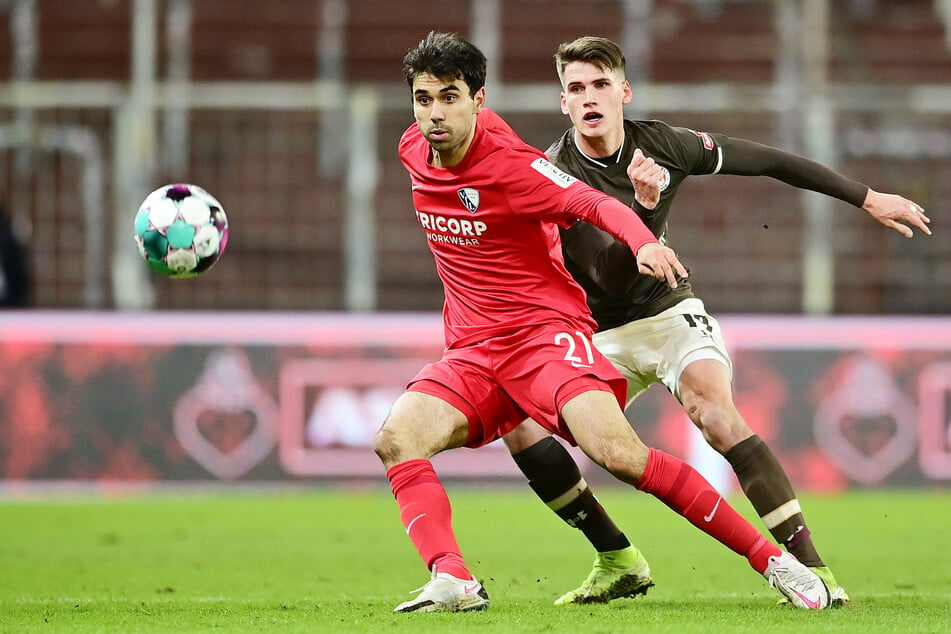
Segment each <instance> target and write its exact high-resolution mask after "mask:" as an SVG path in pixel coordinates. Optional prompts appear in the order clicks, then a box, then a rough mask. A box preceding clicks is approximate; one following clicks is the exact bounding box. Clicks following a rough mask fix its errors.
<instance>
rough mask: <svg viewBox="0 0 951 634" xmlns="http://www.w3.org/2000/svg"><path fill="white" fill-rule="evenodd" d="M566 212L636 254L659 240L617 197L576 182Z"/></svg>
mask: <svg viewBox="0 0 951 634" xmlns="http://www.w3.org/2000/svg"><path fill="white" fill-rule="evenodd" d="M566 193H567V194H568V198H567V200H566V209H567V210H568V211H569V212H570V213H571V215H573V216H575V217H577V218H580V219H581V220H583V221H585V222H587V223H588V224H592V225H595V226H596V227H600V228H601V229H603V230H604V231H606V232H608V233H609V234H611V235H612V236H614V237H615V238H617V239H618V240H620V241H621V242H623V243H624V244H625V245H627V248H629V249H630V250H631V252H632V254H633V255H635V256H636V255H637V252H638V251H639V250H640V248H641V247H642V246H644V245H645V244H650V243H654V242H657V238H656V237H655V236H654V234H653V233H651V230H650V229H649V228H648V227H647V225H645V224H644V222H643V221H642V220H641V219H640V217H639V216H638V215H637V214H635V213H631V210H630V208H628V207H627V205H625V204H624V203H622V202H621V201H619V200H618V199H616V198H613V197H611V196H608V195H607V194H605V193H603V192H600V191H598V190H596V189H594V188H593V187H590V186H589V185H586V184H584V183H582V182H581V181H576V183H575V184H574V185H572V187H570V188H569V189H568V191H567V192H566Z"/></svg>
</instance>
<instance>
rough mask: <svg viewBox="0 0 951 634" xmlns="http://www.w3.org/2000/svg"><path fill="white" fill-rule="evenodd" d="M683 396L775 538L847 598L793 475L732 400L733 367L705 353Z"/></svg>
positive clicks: (840, 598) (691, 370)
mask: <svg viewBox="0 0 951 634" xmlns="http://www.w3.org/2000/svg"><path fill="white" fill-rule="evenodd" d="M679 397H680V400H681V402H682V403H683V406H684V409H685V410H686V412H687V415H688V416H689V417H690V419H691V420H692V421H693V422H694V424H695V425H697V427H698V428H699V429H700V430H701V432H702V433H703V436H704V438H705V439H706V440H707V442H708V443H709V444H710V445H711V446H712V447H713V448H714V449H716V450H717V451H718V452H720V453H721V454H723V456H724V457H725V458H726V459H727V461H728V462H729V463H730V466H732V467H733V471H734V472H735V473H736V477H737V480H738V481H739V483H740V487H741V488H742V489H743V492H744V493H745V494H746V497H747V498H749V500H750V503H751V504H752V505H753V508H754V509H756V512H757V514H758V515H759V516H760V518H762V520H763V523H764V524H765V525H766V527H767V529H769V532H770V533H771V534H772V536H773V538H774V539H775V540H776V541H777V542H779V543H780V544H783V545H784V546H785V547H786V549H787V550H788V551H789V552H791V553H792V554H793V555H795V556H796V558H797V559H798V560H799V561H801V562H802V563H804V564H805V565H807V566H809V567H810V568H813V569H814V570H815V571H816V573H817V574H819V575H820V576H821V577H822V578H823V580H824V581H825V582H826V584H827V585H828V586H829V589H830V591H831V592H832V593H833V601H834V602H835V603H836V604H837V605H841V604H843V603H845V602H847V601H848V599H849V597H848V595H847V594H846V592H845V590H844V589H843V588H842V587H841V586H840V585H839V584H838V583H837V582H836V580H835V577H834V576H833V575H832V572H831V571H830V570H829V568H828V567H827V566H826V565H825V563H824V562H823V561H822V558H821V557H820V556H819V553H818V552H817V550H816V547H815V544H814V543H813V540H812V536H811V534H810V532H809V528H808V526H807V524H806V520H805V517H804V516H803V513H802V509H801V508H800V505H799V500H798V499H797V497H796V492H795V490H794V489H793V486H792V483H791V482H790V481H789V477H788V476H787V475H786V472H785V470H784V469H783V467H782V465H781V464H780V463H779V460H777V458H776V456H775V455H774V454H773V452H772V451H770V449H769V446H768V445H767V444H766V443H765V442H764V441H763V439H762V438H760V437H759V436H758V435H756V434H754V433H753V430H752V429H750V427H749V426H748V425H747V423H746V421H745V420H744V419H743V417H742V415H741V414H740V412H739V411H738V410H737V408H736V405H735V404H734V402H733V392H732V387H731V372H730V368H729V367H728V366H727V365H726V364H725V363H724V362H723V361H721V360H718V359H711V358H702V359H698V360H696V361H693V362H692V363H690V364H688V365H687V367H686V368H685V369H684V370H683V372H682V373H681V375H680V385H679Z"/></svg>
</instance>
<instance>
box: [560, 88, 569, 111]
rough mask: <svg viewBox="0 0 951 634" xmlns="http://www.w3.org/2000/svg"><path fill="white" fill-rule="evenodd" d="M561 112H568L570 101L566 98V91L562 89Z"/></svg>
mask: <svg viewBox="0 0 951 634" xmlns="http://www.w3.org/2000/svg"><path fill="white" fill-rule="evenodd" d="M561 114H568V102H567V101H566V100H565V91H564V90H563V91H561Z"/></svg>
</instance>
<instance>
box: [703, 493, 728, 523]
mask: <svg viewBox="0 0 951 634" xmlns="http://www.w3.org/2000/svg"><path fill="white" fill-rule="evenodd" d="M722 501H723V498H722V497H720V498H717V503H716V504H714V505H713V510H712V511H710V514H709V515H704V516H703V521H704V522H709V521H711V520H712V519H713V516H714V515H716V514H717V509H718V508H720V502H722Z"/></svg>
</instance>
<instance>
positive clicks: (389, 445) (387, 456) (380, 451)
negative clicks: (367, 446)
mask: <svg viewBox="0 0 951 634" xmlns="http://www.w3.org/2000/svg"><path fill="white" fill-rule="evenodd" d="M400 445H401V443H400V438H399V434H398V433H396V432H394V431H393V430H392V429H389V428H388V427H386V426H385V425H384V426H383V427H381V428H380V430H379V431H377V432H376V434H375V435H374V436H373V452H374V453H375V454H376V455H377V456H378V457H379V458H380V460H381V461H382V462H383V465H384V466H386V467H387V468H389V467H391V466H393V465H394V464H397V463H399V462H402V460H401V459H400V458H401V452H400Z"/></svg>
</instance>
